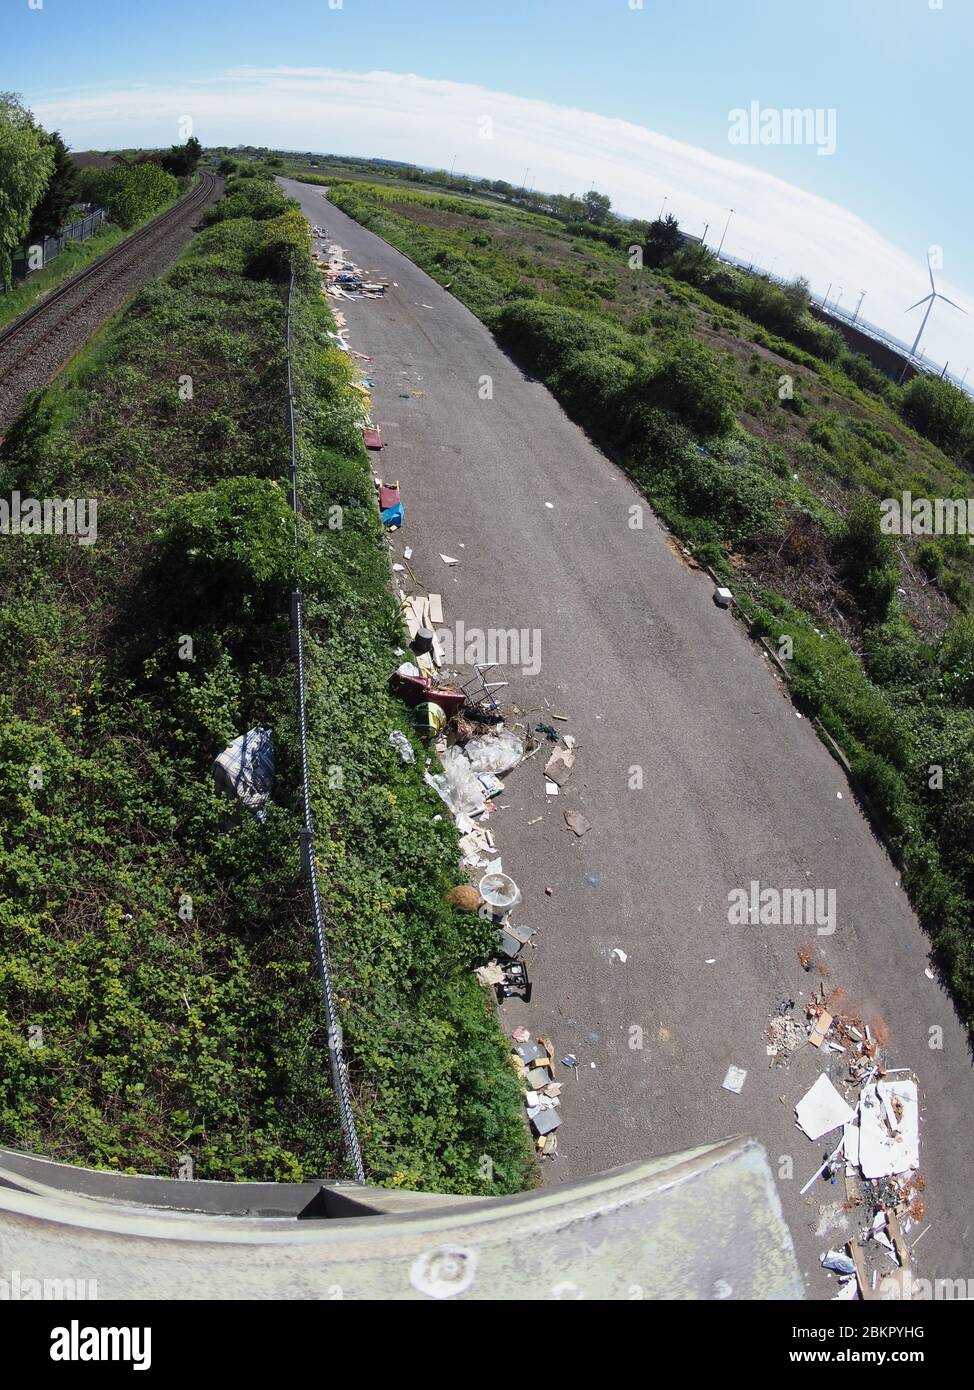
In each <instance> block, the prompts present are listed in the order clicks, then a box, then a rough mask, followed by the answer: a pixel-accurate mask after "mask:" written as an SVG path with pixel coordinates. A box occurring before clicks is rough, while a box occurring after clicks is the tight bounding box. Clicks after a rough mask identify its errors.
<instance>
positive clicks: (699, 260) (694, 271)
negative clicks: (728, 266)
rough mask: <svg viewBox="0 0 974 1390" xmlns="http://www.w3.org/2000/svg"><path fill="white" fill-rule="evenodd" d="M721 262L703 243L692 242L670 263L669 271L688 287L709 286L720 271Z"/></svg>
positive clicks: (683, 247) (678, 252) (682, 248)
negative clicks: (712, 277)
mask: <svg viewBox="0 0 974 1390" xmlns="http://www.w3.org/2000/svg"><path fill="white" fill-rule="evenodd" d="M718 266H719V262H718V260H717V257H716V256H715V255H714V253H713V252H712V251H711V250H709V249H708V248H707V247H706V246H704V244H703V242H695V241H691V242H688V243H687V244H686V246H682V247H681V248H680V250H679V251H677V253H676V255H675V256H674V257H673V259H672V260H671V262H670V265H669V270H670V273H671V274H672V275H675V276H676V277H677V279H678V280H685V281H686V283H687V284H688V285H697V286H701V285H707V286H708V288H709V281H710V278H711V276H712V275H714V274H715V273H716V271H717V269H718Z"/></svg>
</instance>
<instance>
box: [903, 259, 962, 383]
mask: <svg viewBox="0 0 974 1390" xmlns="http://www.w3.org/2000/svg"><path fill="white" fill-rule="evenodd" d="M927 274H928V275H929V276H930V293H929V294H928V295H924V297H923V299H918V300H917V302H916V303H915V304H911V305H910V308H909V309H907V310H906V312H907V313H908V314H909V313H910V312H911V311H912V310H913V309H919V307H920V305H921V304H925V305H926V306H927V312H926V313H925V314H924V316H923V321H922V322H921V324H920V327H919V328H918V329H917V335H916V337H915V338H914V339H913V346H912V347H911V348H910V356H909V357H908V358H907V360H906V361H905V362H904V363H903V370H902V371H901V372H900V381H902V380H903V378H904V377H905V376H906V369H907V367H908V366H909V365H910V362H911V361H912V360H913V359H914V358H915V357H916V350H917V345H918V344H919V342H920V339H921V338H922V337H923V330H924V329H925V328H926V326H927V319H928V318H929V317H930V310H931V309H932V308H933V305H934V300H936V299H942V300H943V301H944V303H945V304H949V305H950V307H951V308H952V309H960V305H959V304H955V303H954V301H953V300H952V299H948V298H947V296H946V295H945V294H941V293H940V291H939V290H938V289H937V284H936V281H935V280H934V278H933V266H932V265H931V264H930V257H929V256H928V257H927ZM960 311H961V313H962V314H966V313H967V310H966V309H960Z"/></svg>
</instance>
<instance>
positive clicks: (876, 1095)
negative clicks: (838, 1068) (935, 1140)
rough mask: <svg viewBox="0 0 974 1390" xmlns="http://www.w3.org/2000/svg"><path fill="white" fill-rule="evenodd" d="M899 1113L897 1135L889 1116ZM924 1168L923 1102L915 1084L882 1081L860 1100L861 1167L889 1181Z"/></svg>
mask: <svg viewBox="0 0 974 1390" xmlns="http://www.w3.org/2000/svg"><path fill="white" fill-rule="evenodd" d="M896 1110H899V1112H900V1113H899V1116H898V1118H897V1119H896V1128H895V1132H893V1129H892V1126H891V1125H890V1121H889V1116H890V1115H891V1114H894V1113H895V1111H896ZM919 1166H920V1102H919V1099H918V1097H917V1085H916V1082H915V1081H907V1080H904V1081H878V1082H876V1083H875V1085H872V1086H864V1087H863V1088H862V1095H861V1096H860V1099H859V1168H860V1170H861V1172H862V1175H863V1177H864V1178H887V1177H891V1176H893V1174H895V1173H908V1172H909V1171H910V1170H911V1169H913V1168H919Z"/></svg>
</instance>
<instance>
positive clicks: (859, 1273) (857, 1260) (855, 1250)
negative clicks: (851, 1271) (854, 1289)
mask: <svg viewBox="0 0 974 1390" xmlns="http://www.w3.org/2000/svg"><path fill="white" fill-rule="evenodd" d="M846 1249H847V1250H848V1252H849V1255H850V1257H851V1259H852V1263H853V1264H854V1265H855V1267H856V1278H857V1279H858V1281H859V1297H860V1298H862V1299H870V1298H875V1297H876V1295H875V1294H874V1293H873V1291H872V1289H871V1288H870V1287H869V1280H868V1278H867V1277H866V1262H865V1260H864V1259H863V1258H862V1247H861V1246H860V1244H859V1242H858V1241H857V1240H850V1241H849V1243H848V1245H847V1246H846Z"/></svg>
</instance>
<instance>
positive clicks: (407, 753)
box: [389, 729, 416, 763]
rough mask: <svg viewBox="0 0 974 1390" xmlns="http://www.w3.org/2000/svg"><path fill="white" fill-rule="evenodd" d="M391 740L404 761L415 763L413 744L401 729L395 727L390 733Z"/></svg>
mask: <svg viewBox="0 0 974 1390" xmlns="http://www.w3.org/2000/svg"><path fill="white" fill-rule="evenodd" d="M389 742H390V743H391V744H392V746H393V748H395V750H396V752H397V753H398V754H399V756H400V758H402V760H403V762H404V763H414V762H415V761H416V754H415V753H414V752H413V745H412V744H411V743H410V742H409V739H408V738H407V737H406V735H405V734H404V733H402V732H401V730H399V729H393V731H392V733H391V734H390V735H389Z"/></svg>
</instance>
